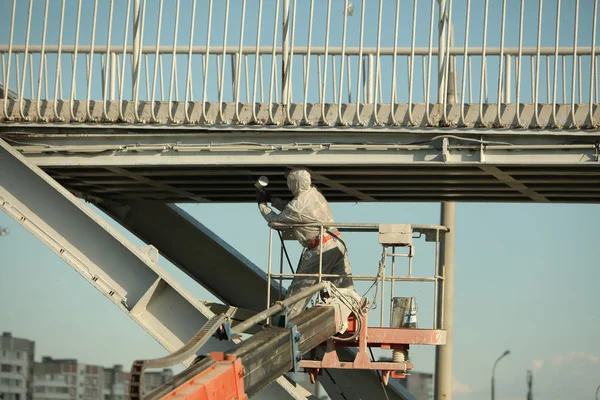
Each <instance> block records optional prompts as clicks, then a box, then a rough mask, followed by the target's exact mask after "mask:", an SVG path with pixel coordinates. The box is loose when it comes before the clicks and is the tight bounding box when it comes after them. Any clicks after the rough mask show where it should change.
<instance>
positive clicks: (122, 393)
mask: <svg viewBox="0 0 600 400" xmlns="http://www.w3.org/2000/svg"><path fill="white" fill-rule="evenodd" d="M128 384H129V372H124V371H123V366H122V365H115V366H113V367H112V368H104V390H103V392H102V393H103V396H104V400H127V399H128V398H129V391H128Z"/></svg>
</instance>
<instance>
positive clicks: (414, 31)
mask: <svg viewBox="0 0 600 400" xmlns="http://www.w3.org/2000/svg"><path fill="white" fill-rule="evenodd" d="M468 1H470V0H468ZM417 4H418V1H417V0H415V1H414V2H413V22H412V34H411V43H410V66H409V68H408V75H409V76H408V120H409V122H410V124H411V125H414V124H415V121H414V118H413V113H412V104H413V100H412V99H413V88H414V84H413V80H414V70H415V40H416V36H417ZM398 18H399V15H398V14H396V21H397V20H398ZM396 24H398V22H396ZM397 30H398V27H396V33H395V34H394V47H395V46H396V45H397V43H396V40H397ZM394 51H395V48H394ZM392 86H393V87H394V96H395V95H396V85H395V82H394V83H392ZM392 101H395V99H392ZM392 104H393V103H392ZM393 121H394V125H397V124H396V117H395V116H394V118H393Z"/></svg>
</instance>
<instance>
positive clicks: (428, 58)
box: [425, 0, 440, 125]
mask: <svg viewBox="0 0 600 400" xmlns="http://www.w3.org/2000/svg"><path fill="white" fill-rule="evenodd" d="M430 14H431V18H430V21H429V51H428V53H427V54H428V55H427V92H426V93H425V115H426V116H427V124H428V125H431V124H432V122H431V115H430V114H431V113H430V112H429V108H430V107H429V103H430V101H429V96H430V93H431V63H432V62H431V60H432V54H433V20H434V15H435V0H431V12H430ZM439 57H440V54H438V59H439Z"/></svg>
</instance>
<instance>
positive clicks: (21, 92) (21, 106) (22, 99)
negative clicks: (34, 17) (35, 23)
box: [17, 0, 64, 119]
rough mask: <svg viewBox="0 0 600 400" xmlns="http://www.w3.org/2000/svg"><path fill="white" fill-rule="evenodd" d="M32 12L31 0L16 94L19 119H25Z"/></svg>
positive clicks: (30, 1)
mask: <svg viewBox="0 0 600 400" xmlns="http://www.w3.org/2000/svg"><path fill="white" fill-rule="evenodd" d="M63 1H64V0H63ZM32 10H33V0H29V10H28V12H27V30H26V34H25V53H24V54H23V74H22V75H23V77H22V81H21V87H20V89H19V90H18V92H19V115H20V116H21V119H26V118H25V113H24V112H23V110H24V109H25V107H24V102H25V80H26V79H27V61H28V60H27V55H28V54H29V37H30V33H31V14H32ZM59 46H60V45H59ZM18 82H19V79H17V85H18V84H19V83H18ZM55 84H56V81H55Z"/></svg>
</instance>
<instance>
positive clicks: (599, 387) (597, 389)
mask: <svg viewBox="0 0 600 400" xmlns="http://www.w3.org/2000/svg"><path fill="white" fill-rule="evenodd" d="M598 392H600V385H598V388H596V400H598Z"/></svg>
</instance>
